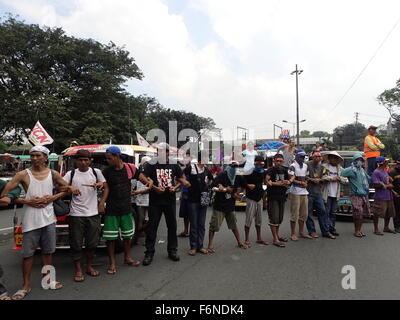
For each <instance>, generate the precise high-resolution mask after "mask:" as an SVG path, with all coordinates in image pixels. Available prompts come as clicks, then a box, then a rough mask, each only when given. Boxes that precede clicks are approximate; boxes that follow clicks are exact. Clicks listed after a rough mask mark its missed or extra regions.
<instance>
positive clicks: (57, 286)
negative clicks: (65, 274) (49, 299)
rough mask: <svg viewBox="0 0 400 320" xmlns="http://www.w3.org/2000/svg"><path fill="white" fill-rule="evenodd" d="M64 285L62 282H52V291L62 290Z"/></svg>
mask: <svg viewBox="0 0 400 320" xmlns="http://www.w3.org/2000/svg"><path fill="white" fill-rule="evenodd" d="M62 287H63V285H62V284H61V283H60V282H57V281H52V282H50V287H49V289H50V290H60V289H62Z"/></svg>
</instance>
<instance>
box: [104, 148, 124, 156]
mask: <svg viewBox="0 0 400 320" xmlns="http://www.w3.org/2000/svg"><path fill="white" fill-rule="evenodd" d="M106 152H107V153H111V154H113V155H115V156H119V155H120V154H121V149H120V148H118V147H117V146H111V147H108V148H107V150H106Z"/></svg>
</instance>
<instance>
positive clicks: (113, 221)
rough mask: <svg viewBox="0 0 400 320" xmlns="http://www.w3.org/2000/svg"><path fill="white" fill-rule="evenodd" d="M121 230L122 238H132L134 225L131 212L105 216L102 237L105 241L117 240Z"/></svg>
mask: <svg viewBox="0 0 400 320" xmlns="http://www.w3.org/2000/svg"><path fill="white" fill-rule="evenodd" d="M119 230H121V236H122V239H132V238H133V234H134V233H135V226H134V223H133V219H132V213H129V214H125V215H122V216H107V215H106V216H105V217H104V229H103V239H104V240H107V241H112V240H117V239H118V238H119Z"/></svg>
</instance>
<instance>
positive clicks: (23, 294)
mask: <svg viewBox="0 0 400 320" xmlns="http://www.w3.org/2000/svg"><path fill="white" fill-rule="evenodd" d="M31 290H32V289H29V290H24V289H21V290H18V291H17V292H16V293H14V294H13V296H12V298H11V299H12V300H22V299H24V298H25V297H26V296H27V295H28V294H29V293H30V292H31ZM17 296H19V297H20V298H18V299H16V297H17Z"/></svg>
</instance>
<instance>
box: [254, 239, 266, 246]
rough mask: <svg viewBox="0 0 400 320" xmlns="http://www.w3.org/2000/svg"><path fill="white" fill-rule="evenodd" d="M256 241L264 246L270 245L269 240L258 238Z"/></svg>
mask: <svg viewBox="0 0 400 320" xmlns="http://www.w3.org/2000/svg"><path fill="white" fill-rule="evenodd" d="M256 243H258V244H263V245H264V246H268V245H269V243H268V242H267V241H264V240H257V241H256Z"/></svg>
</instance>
